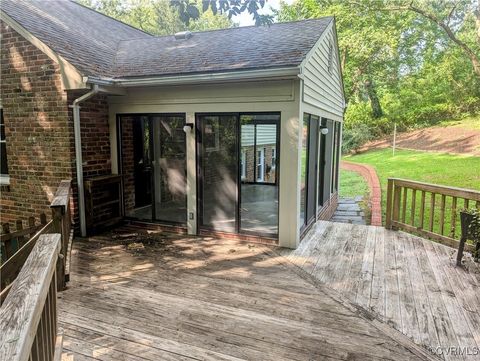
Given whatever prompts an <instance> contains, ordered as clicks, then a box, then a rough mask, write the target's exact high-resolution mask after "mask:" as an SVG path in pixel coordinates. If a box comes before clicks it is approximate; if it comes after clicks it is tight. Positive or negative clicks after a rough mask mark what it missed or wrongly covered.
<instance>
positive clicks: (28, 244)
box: [0, 180, 73, 304]
mask: <svg viewBox="0 0 480 361" xmlns="http://www.w3.org/2000/svg"><path fill="white" fill-rule="evenodd" d="M70 194H71V181H70V180H63V181H62V182H61V183H60V185H59V187H58V189H57V192H56V193H55V197H54V199H53V201H52V203H51V205H50V208H51V209H52V220H51V221H50V222H47V220H46V217H45V215H43V217H41V219H40V220H41V224H40V225H33V226H32V227H29V228H28V229H23V230H19V229H18V228H19V227H17V231H16V232H13V233H10V232H7V233H5V234H2V235H0V240H1V241H2V243H8V242H11V241H13V240H15V241H16V242H17V243H18V246H19V247H20V248H19V249H18V250H17V251H16V252H15V253H13V254H12V255H10V257H9V258H8V259H7V260H6V261H5V262H3V263H2V264H1V266H0V275H1V279H0V304H1V303H2V302H3V301H4V299H5V298H6V297H7V295H8V293H9V292H10V290H11V287H12V283H13V282H14V280H15V278H16V277H17V275H18V274H19V273H20V271H21V269H22V267H23V265H24V263H25V261H26V260H27V258H28V256H29V255H30V253H31V251H32V249H33V248H34V247H35V244H36V243H37V241H38V239H39V238H40V236H41V235H42V234H45V233H59V234H60V236H61V242H60V256H59V259H58V262H57V272H56V274H57V278H56V279H57V289H58V290H63V289H64V288H65V285H66V282H67V281H68V280H69V273H70V271H69V268H70V266H69V265H70V252H71V244H72V239H73V230H72V227H71V224H72V223H71V209H70ZM30 219H32V217H31V218H30ZM19 223H21V222H17V224H19ZM30 223H32V221H30ZM33 223H34V221H33ZM5 228H7V230H8V226H7V227H5V225H4V229H5ZM32 232H34V233H33V234H32ZM26 235H30V236H31V237H30V239H28V240H26V239H25V236H26Z"/></svg>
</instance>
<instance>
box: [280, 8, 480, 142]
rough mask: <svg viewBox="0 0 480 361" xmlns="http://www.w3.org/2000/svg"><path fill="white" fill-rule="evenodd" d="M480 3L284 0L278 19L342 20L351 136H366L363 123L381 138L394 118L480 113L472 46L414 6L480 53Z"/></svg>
mask: <svg viewBox="0 0 480 361" xmlns="http://www.w3.org/2000/svg"><path fill="white" fill-rule="evenodd" d="M476 1H477V0H474V1H471V0H459V1H455V3H456V7H455V8H453V2H452V1H444V0H440V1H438V0H435V1H433V0H423V1H420V0H419V1H416V0H414V1H412V0H408V1H406V0H405V1H404V0H395V1H388V0H358V1H355V2H352V1H344V0H297V1H295V2H294V3H293V4H291V5H288V4H286V3H282V6H281V8H280V10H279V11H278V13H277V17H278V20H280V21H291V20H298V19H307V18H317V17H320V16H329V15H330V16H331V15H334V16H335V17H336V25H337V33H338V38H339V47H340V63H341V67H342V72H343V76H344V85H345V96H346V98H347V104H348V107H347V111H346V114H345V125H344V126H345V129H346V131H345V136H346V137H348V136H350V138H349V139H348V140H349V141H350V139H352V140H353V139H359V136H357V135H356V134H355V133H358V132H357V131H353V129H355V128H357V127H358V126H359V125H360V124H364V125H366V126H368V128H370V133H371V135H372V136H380V135H382V134H385V133H389V132H391V131H392V129H393V124H394V123H397V125H398V127H399V129H400V130H403V129H407V128H415V127H420V126H425V125H430V124H435V123H437V122H439V121H442V120H445V119H452V118H455V117H463V116H465V115H472V114H475V113H478V112H479V111H480V76H478V74H476V73H475V69H474V66H473V63H472V61H471V59H470V57H469V56H467V54H466V51H465V49H464V48H462V47H461V46H460V45H459V44H458V43H456V42H454V41H452V39H451V38H450V37H449V36H448V34H447V32H446V31H445V29H444V28H442V27H441V26H440V25H439V24H437V23H435V22H434V21H432V19H430V18H428V17H426V16H425V15H423V14H421V13H419V12H417V11H412V10H411V7H412V6H413V7H415V9H417V10H419V11H420V12H425V14H427V15H432V16H433V17H434V18H437V19H440V20H441V22H442V23H444V24H447V25H448V26H450V27H451V28H452V29H454V35H455V36H457V38H458V40H459V41H461V42H463V43H464V44H466V46H468V47H469V49H470V50H471V51H472V52H473V54H474V55H476V56H477V57H478V56H480V41H479V39H478V38H477V35H476V34H477V32H480V29H479V28H477V27H478V26H480V18H479V19H478V21H477V24H478V25H475V24H476V19H475V14H474V8H473V6H474V5H475V4H476ZM452 8H453V11H452ZM476 26H477V27H476ZM372 89H373V90H374V91H373V92H372ZM378 104H379V105H380V106H381V113H382V114H383V115H382V116H378V115H379V112H378V111H377V109H376V107H375V106H374V105H378ZM375 115H376V116H375ZM347 130H352V131H353V132H351V134H348V132H347ZM367 139H368V137H365V140H367ZM344 144H345V141H344Z"/></svg>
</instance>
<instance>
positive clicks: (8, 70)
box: [0, 22, 73, 222]
mask: <svg viewBox="0 0 480 361" xmlns="http://www.w3.org/2000/svg"><path fill="white" fill-rule="evenodd" d="M0 26H1V34H2V42H1V99H2V103H3V112H4V121H5V132H6V140H7V158H8V168H9V175H10V186H9V187H3V189H2V192H1V196H0V206H1V207H0V208H1V210H0V217H1V221H2V222H12V221H14V220H15V219H23V220H27V218H28V217H29V216H32V215H36V216H37V215H38V214H39V213H40V212H45V213H47V215H48V214H49V213H50V210H49V204H50V201H51V199H52V196H53V194H54V192H55V191H56V188H57V186H58V184H59V183H60V181H61V180H62V179H67V178H71V177H72V164H73V162H72V158H71V156H70V149H71V142H72V140H73V138H72V137H73V132H72V128H71V127H70V125H69V123H68V107H67V96H66V93H65V92H64V89H63V88H62V82H61V76H60V69H59V66H58V65H57V64H55V63H54V62H53V61H52V60H51V59H50V58H48V57H47V56H46V55H45V54H44V53H42V52H41V51H40V50H38V49H37V48H36V47H35V46H33V45H32V44H31V43H29V42H28V41H27V40H25V39H24V38H23V37H22V36H20V35H19V34H18V33H17V32H15V31H14V30H13V29H11V28H10V27H9V26H6V24H5V23H3V22H1V23H0Z"/></svg>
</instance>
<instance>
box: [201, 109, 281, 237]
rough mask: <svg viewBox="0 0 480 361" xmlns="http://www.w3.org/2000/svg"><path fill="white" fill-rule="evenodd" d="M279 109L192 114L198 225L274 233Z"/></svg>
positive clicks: (241, 231) (202, 227) (226, 229)
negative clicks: (194, 121)
mask: <svg viewBox="0 0 480 361" xmlns="http://www.w3.org/2000/svg"><path fill="white" fill-rule="evenodd" d="M279 120H280V115H279V114H263V113H262V114H259V113H252V114H250V113H248V114H247V113H245V114H205V115H199V116H198V117H197V130H198V134H197V136H198V139H197V142H198V143H197V144H198V149H197V155H198V160H197V164H198V172H197V174H198V176H199V185H198V194H199V203H198V209H199V228H200V229H208V230H215V231H222V232H231V233H248V234H255V235H265V236H271V237H276V235H277V234H278V168H279V166H278V149H279V144H278V139H279V137H278V133H279Z"/></svg>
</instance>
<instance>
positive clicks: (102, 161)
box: [68, 91, 112, 178]
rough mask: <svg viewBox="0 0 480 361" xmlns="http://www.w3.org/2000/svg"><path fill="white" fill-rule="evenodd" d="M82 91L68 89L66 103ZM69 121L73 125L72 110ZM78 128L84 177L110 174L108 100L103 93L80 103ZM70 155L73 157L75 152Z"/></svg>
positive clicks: (70, 101)
mask: <svg viewBox="0 0 480 361" xmlns="http://www.w3.org/2000/svg"><path fill="white" fill-rule="evenodd" d="M84 93H85V92H82V93H81V92H78V91H69V92H68V104H72V103H73V101H74V100H75V99H76V98H78V97H79V96H81V95H82V94H84ZM69 121H70V123H71V124H72V126H73V112H72V111H71V112H70V119H69ZM80 129H81V133H82V157H83V176H84V178H88V177H94V176H99V175H106V174H111V171H112V165H111V158H110V130H109V125H108V102H107V97H106V96H105V95H104V94H97V95H95V96H93V97H92V98H90V99H88V100H86V101H84V102H82V103H81V104H80ZM72 150H73V151H74V149H72ZM72 157H73V158H74V157H75V153H73V154H72Z"/></svg>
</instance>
